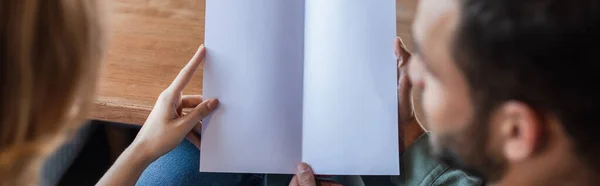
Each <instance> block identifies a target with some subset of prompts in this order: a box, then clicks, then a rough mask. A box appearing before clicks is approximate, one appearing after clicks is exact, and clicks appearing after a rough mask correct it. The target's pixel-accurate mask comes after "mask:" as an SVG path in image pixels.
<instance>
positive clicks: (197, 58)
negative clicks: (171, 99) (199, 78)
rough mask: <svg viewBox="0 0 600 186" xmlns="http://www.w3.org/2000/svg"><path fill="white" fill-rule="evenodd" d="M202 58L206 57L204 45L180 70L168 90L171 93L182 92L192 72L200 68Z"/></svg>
mask: <svg viewBox="0 0 600 186" xmlns="http://www.w3.org/2000/svg"><path fill="white" fill-rule="evenodd" d="M204 56H206V49H205V48H204V45H200V48H198V51H197V52H196V54H194V57H193V58H192V59H191V60H190V61H189V62H188V64H187V65H185V67H183V69H181V71H180V72H179V74H178V75H177V77H176V78H175V80H174V81H173V83H171V85H170V86H169V88H168V89H171V90H172V91H173V92H181V91H183V88H185V86H186V85H187V84H188V83H189V82H190V79H192V76H193V75H194V72H196V69H198V66H200V63H201V62H202V60H203V59H204Z"/></svg>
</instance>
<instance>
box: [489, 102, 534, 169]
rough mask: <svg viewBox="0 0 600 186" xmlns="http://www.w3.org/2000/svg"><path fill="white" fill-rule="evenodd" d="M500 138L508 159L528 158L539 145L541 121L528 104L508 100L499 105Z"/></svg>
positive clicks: (514, 160) (513, 160) (512, 160)
mask: <svg viewBox="0 0 600 186" xmlns="http://www.w3.org/2000/svg"><path fill="white" fill-rule="evenodd" d="M497 111H499V112H497V113H498V114H500V116H501V117H502V118H501V119H500V122H501V123H500V127H499V129H500V139H502V140H503V141H504V143H503V147H502V148H503V153H504V156H505V157H506V159H507V160H508V161H511V162H518V161H523V160H525V159H528V158H530V157H531V156H533V155H534V153H535V151H536V149H538V147H539V146H540V145H541V134H542V130H543V127H542V121H541V118H539V116H538V115H537V114H536V111H535V110H533V108H531V107H529V106H528V105H526V104H524V103H522V102H518V101H509V102H507V103H505V104H503V105H501V106H500V107H499V109H498V110H497Z"/></svg>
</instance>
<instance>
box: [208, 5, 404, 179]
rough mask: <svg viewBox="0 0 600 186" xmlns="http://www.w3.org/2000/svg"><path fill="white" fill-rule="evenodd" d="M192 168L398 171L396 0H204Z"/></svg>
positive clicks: (352, 172)
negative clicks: (196, 162) (209, 104)
mask: <svg viewBox="0 0 600 186" xmlns="http://www.w3.org/2000/svg"><path fill="white" fill-rule="evenodd" d="M206 3H207V4H206V25H205V28H206V30H205V33H206V35H205V41H206V42H205V45H206V47H207V56H206V62H205V65H204V87H203V94H204V98H206V99H210V98H218V99H219V100H220V103H221V104H220V106H219V108H218V109H217V110H216V111H215V112H214V113H213V114H212V115H210V116H209V117H207V118H205V119H204V120H203V124H204V126H203V131H202V133H203V134H202V144H201V154H200V171H202V172H235V173H285V174H287V173H294V172H295V167H296V165H297V164H299V163H300V162H306V163H308V164H309V165H311V167H312V168H313V169H314V171H315V172H316V173H317V174H336V175H398V174H399V152H398V121H397V119H398V115H397V114H398V110H397V109H398V107H397V103H398V102H397V98H398V97H397V86H396V85H397V81H396V77H397V76H396V73H397V72H396V58H395V57H394V55H393V41H394V40H393V39H394V38H395V35H396V20H395V7H396V6H395V0H381V1H373V0H252V1H248V0H207V1H206Z"/></svg>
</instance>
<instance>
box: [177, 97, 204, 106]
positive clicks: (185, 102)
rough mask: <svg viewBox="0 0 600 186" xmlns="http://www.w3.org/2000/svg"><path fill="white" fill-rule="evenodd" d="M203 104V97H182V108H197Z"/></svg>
mask: <svg viewBox="0 0 600 186" xmlns="http://www.w3.org/2000/svg"><path fill="white" fill-rule="evenodd" d="M200 103H202V96H201V95H184V96H182V97H181V107H183V108H195V107H196V106H198V105H199V104H200Z"/></svg>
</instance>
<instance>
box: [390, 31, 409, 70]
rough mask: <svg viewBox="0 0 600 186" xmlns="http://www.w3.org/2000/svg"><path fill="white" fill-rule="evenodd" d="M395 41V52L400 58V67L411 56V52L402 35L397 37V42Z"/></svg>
mask: <svg viewBox="0 0 600 186" xmlns="http://www.w3.org/2000/svg"><path fill="white" fill-rule="evenodd" d="M394 43H395V46H394V52H395V53H396V57H397V58H398V60H400V63H399V64H398V67H401V66H404V64H405V63H406V62H408V59H409V58H410V55H411V54H410V52H409V51H408V49H407V48H406V45H404V42H403V41H402V39H401V38H400V37H396V42H394Z"/></svg>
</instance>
